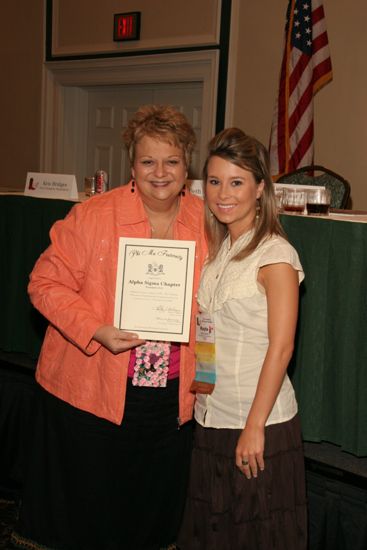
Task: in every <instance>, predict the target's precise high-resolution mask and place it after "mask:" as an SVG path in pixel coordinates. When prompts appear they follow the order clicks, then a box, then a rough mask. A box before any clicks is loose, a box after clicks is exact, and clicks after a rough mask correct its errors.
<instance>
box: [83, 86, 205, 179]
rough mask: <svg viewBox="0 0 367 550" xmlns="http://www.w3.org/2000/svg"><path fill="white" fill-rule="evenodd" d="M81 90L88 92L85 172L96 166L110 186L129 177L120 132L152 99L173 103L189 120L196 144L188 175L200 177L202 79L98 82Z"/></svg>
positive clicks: (153, 101) (88, 172)
mask: <svg viewBox="0 0 367 550" xmlns="http://www.w3.org/2000/svg"><path fill="white" fill-rule="evenodd" d="M84 90H85V91H86V92H87V94H88V132H87V136H88V137H87V155H86V164H87V166H86V169H87V174H86V175H93V174H94V172H95V171H96V170H97V169H99V168H100V169H103V170H106V171H107V172H108V174H109V177H110V187H111V188H112V187H118V186H119V185H121V184H124V183H127V182H128V181H129V179H130V165H129V160H128V157H127V153H126V151H125V147H124V144H123V141H122V132H123V131H124V129H125V128H126V126H127V123H128V120H129V118H130V117H131V116H132V115H133V113H134V112H135V111H136V110H137V109H138V108H139V107H140V106H141V105H145V104H148V103H154V104H170V105H174V106H175V107H176V108H178V109H179V110H180V111H181V112H182V113H184V114H185V115H186V117H187V118H188V120H189V121H190V122H191V124H192V126H193V128H194V130H195V133H196V137H197V146H196V148H195V152H194V155H193V159H192V165H191V169H190V172H189V176H190V177H191V178H193V179H195V178H200V176H201V168H202V166H201V165H200V162H201V161H200V154H199V144H200V141H201V126H202V96H203V84H202V82H182V83H164V84H134V85H121V86H98V87H90V88H84Z"/></svg>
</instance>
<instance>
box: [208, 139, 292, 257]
mask: <svg viewBox="0 0 367 550" xmlns="http://www.w3.org/2000/svg"><path fill="white" fill-rule="evenodd" d="M212 157H220V158H222V159H224V160H227V161H229V162H231V163H232V164H235V165H236V166H239V167H240V168H243V169H245V170H249V171H250V172H252V174H253V176H254V178H255V181H256V183H257V184H259V183H261V182H262V181H263V182H264V189H263V192H262V195H261V197H260V199H259V205H258V206H259V209H258V210H259V211H258V216H257V217H256V220H255V223H254V234H253V237H252V239H251V241H250V242H249V243H248V244H247V246H245V248H243V249H242V250H241V251H240V252H239V253H238V254H237V255H236V256H235V257H234V258H233V259H234V260H242V259H243V258H246V257H247V256H249V255H250V254H251V253H252V252H253V251H254V250H255V249H256V247H257V246H258V245H259V244H260V242H261V241H262V240H264V239H266V238H268V237H270V236H271V235H281V236H282V237H285V234H284V231H283V229H282V226H281V225H280V222H279V219H278V214H277V208H276V203H275V194H274V185H273V181H272V179H271V175H270V169H269V166H270V161H269V154H268V151H267V149H266V148H265V147H264V145H263V144H262V143H260V142H259V141H258V140H257V139H255V138H254V137H251V136H248V135H247V134H245V133H244V132H243V131H242V130H240V129H239V128H227V129H225V130H222V131H221V132H219V134H217V135H216V136H214V137H213V138H212V140H211V141H210V142H209V146H208V156H207V159H206V161H205V164H204V169H203V178H204V196H205V193H206V180H207V177H208V164H209V161H210V159H211V158H212ZM205 228H206V232H207V237H208V246H209V261H211V260H213V259H214V258H215V256H216V255H217V253H218V251H219V248H220V246H221V244H222V242H223V239H224V237H225V236H226V234H227V232H228V231H227V226H226V225H225V224H223V223H221V222H220V221H219V220H217V218H216V217H215V216H213V215H212V213H211V212H210V210H209V208H208V206H207V204H205Z"/></svg>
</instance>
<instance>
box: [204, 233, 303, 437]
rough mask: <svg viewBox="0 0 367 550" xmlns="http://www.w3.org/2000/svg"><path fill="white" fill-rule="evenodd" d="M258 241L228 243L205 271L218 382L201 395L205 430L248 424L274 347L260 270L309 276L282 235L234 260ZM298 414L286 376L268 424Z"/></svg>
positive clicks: (206, 308)
mask: <svg viewBox="0 0 367 550" xmlns="http://www.w3.org/2000/svg"><path fill="white" fill-rule="evenodd" d="M251 237H252V231H250V232H248V233H246V234H245V235H243V236H242V237H240V238H239V239H238V240H237V241H236V242H235V243H234V245H233V247H232V248H230V240H229V237H227V238H226V239H225V241H224V242H223V245H222V247H221V249H220V251H219V253H218V255H217V257H216V259H215V260H214V261H213V262H211V263H210V264H208V265H207V266H206V267H205V268H204V271H203V274H202V278H201V283H200V288H199V292H198V302H199V306H200V309H201V311H204V312H208V313H210V314H211V315H212V317H213V319H214V323H215V350H216V371H217V381H216V385H215V389H214V392H213V393H212V394H211V395H202V394H197V400H196V405H195V418H196V420H197V422H199V423H200V424H201V425H202V426H206V427H212V428H237V429H242V428H243V427H244V426H245V423H246V419H247V415H248V412H249V410H250V407H251V404H252V401H253V398H254V395H255V391H256V387H257V383H258V379H259V375H260V371H261V368H262V365H263V361H264V358H265V355H266V352H267V349H268V344H269V340H268V326H267V323H268V319H267V301H266V296H265V291H264V289H263V287H262V286H261V285H259V283H258V282H257V276H258V271H259V269H260V267H262V266H265V265H269V264H275V263H288V264H290V265H291V266H292V267H293V268H294V269H295V270H296V271H298V278H299V282H301V281H302V280H303V278H304V274H303V270H302V266H301V264H300V261H299V258H298V254H297V252H296V251H295V249H294V248H293V247H292V246H291V245H290V244H289V243H288V242H287V241H286V240H285V239H283V238H282V237H279V236H273V237H271V238H269V239H268V240H265V241H264V242H262V243H261V244H260V245H259V246H258V247H257V249H256V250H255V251H254V252H253V253H252V254H251V255H250V256H249V257H247V258H245V259H244V260H241V261H239V262H238V261H233V262H231V261H230V260H231V258H233V257H234V256H235V255H236V254H237V253H238V252H239V250H240V249H242V248H243V247H244V246H245V244H246V243H247V242H249V240H250V239H251ZM296 412H297V403H296V399H295V396H294V390H293V387H292V384H291V382H290V380H289V378H288V376H287V375H286V376H285V378H284V382H283V384H282V387H281V390H280V392H279V395H278V398H277V400H276V402H275V404H274V407H273V409H272V411H271V413H270V415H269V417H268V420H267V423H266V424H267V425H269V424H276V423H279V422H285V421H287V420H290V419H291V418H293V416H294V415H295V414H296Z"/></svg>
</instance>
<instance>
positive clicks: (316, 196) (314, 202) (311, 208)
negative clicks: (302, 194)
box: [307, 189, 331, 216]
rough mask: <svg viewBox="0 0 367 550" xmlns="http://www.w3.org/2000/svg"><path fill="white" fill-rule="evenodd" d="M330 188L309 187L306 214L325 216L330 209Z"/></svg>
mask: <svg viewBox="0 0 367 550" xmlns="http://www.w3.org/2000/svg"><path fill="white" fill-rule="evenodd" d="M330 201H331V193H330V189H312V190H311V189H310V191H307V214H308V215H309V216H327V215H328V214H329V210H330Z"/></svg>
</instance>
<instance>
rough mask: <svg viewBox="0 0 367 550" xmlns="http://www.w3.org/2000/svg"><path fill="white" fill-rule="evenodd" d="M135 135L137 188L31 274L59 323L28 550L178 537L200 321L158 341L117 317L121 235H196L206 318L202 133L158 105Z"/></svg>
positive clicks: (29, 513)
mask: <svg viewBox="0 0 367 550" xmlns="http://www.w3.org/2000/svg"><path fill="white" fill-rule="evenodd" d="M124 139H125V144H126V146H127V149H128V153H129V158H130V161H131V166H132V180H131V182H130V183H129V184H128V185H125V186H121V187H119V188H117V189H114V190H112V191H110V192H108V193H105V194H102V195H99V196H95V197H93V198H91V199H89V200H88V201H86V202H84V203H81V204H78V205H76V206H75V207H74V208H73V209H72V210H71V212H70V213H69V215H68V216H67V217H66V218H65V220H62V221H58V222H56V223H55V225H54V226H53V227H52V229H51V233H50V236H51V245H50V246H49V248H48V249H47V250H46V251H45V252H44V253H43V254H42V255H41V257H40V258H39V260H38V262H37V263H36V266H35V268H34V270H33V272H32V274H31V278H30V284H29V294H30V297H31V300H32V303H33V304H34V306H35V307H36V308H37V309H38V310H39V311H40V312H41V313H42V314H43V315H44V316H45V317H46V318H47V319H48V320H49V322H50V324H49V327H48V330H47V333H46V337H45V340H44V344H43V347H42V351H41V354H40V357H39V362H38V367H37V371H36V378H37V381H38V383H39V385H40V391H39V399H38V402H37V417H36V421H35V428H34V436H33V444H34V445H33V449H32V451H31V454H30V457H29V474H28V478H27V482H26V486H25V490H24V495H23V499H22V506H21V510H20V519H19V523H18V526H17V529H16V532H15V533H14V534H13V542H15V543H16V544H17V545H18V547H20V548H22V547H23V548H30V547H32V548H45V547H46V548H50V549H55V550H56V549H59V548H60V549H61V548H62V549H68V550H93V549H94V550H121V549H126V550H127V549H129V550H139V549H141V550H143V549H144V550H154V549H157V550H158V549H160V548H162V547H167V546H169V545H170V544H171V543H173V541H174V540H175V537H176V533H177V530H178V526H179V523H180V519H181V514H182V508H183V502H184V497H185V491H186V482H187V472H188V464H189V455H190V448H191V423H190V422H189V421H190V420H191V417H192V410H193V401H194V397H193V395H192V394H191V393H190V391H189V388H190V384H191V382H192V379H193V377H194V323H192V327H191V332H190V342H189V343H188V344H178V343H174V342H161V343H159V344H158V345H157V344H156V343H153V342H145V341H142V340H139V338H138V335H137V334H133V333H130V332H125V331H123V330H120V329H118V328H116V327H114V326H113V318H114V300H115V287H116V270H117V257H118V242H119V237H134V238H135V237H142V238H150V237H154V238H158V239H177V240H191V241H195V242H196V261H195V269H194V292H193V300H192V314H191V315H192V318H193V317H194V315H195V313H196V303H195V298H194V296H195V294H196V290H197V286H198V282H199V275H200V270H201V267H202V264H203V261H204V258H205V255H206V243H205V237H204V229H203V204H202V201H201V200H200V199H198V198H197V197H194V196H193V195H192V194H190V193H189V192H185V187H184V186H185V180H186V178H187V170H188V166H189V163H190V158H191V153H192V150H193V146H194V143H195V136H194V132H193V130H192V127H191V126H190V124H189V123H188V122H187V120H186V118H185V117H184V116H183V115H182V114H181V113H179V112H178V111H176V110H175V109H174V108H172V107H167V106H159V107H158V106H145V107H142V108H141V109H140V110H139V111H138V112H137V113H136V114H135V115H134V117H133V118H132V119H131V120H130V122H129V125H128V128H127V130H126V132H125V134H124ZM144 362H145V363H147V364H148V366H149V369H156V368H157V364H159V365H161V366H162V363H163V366H164V367H165V368H163V369H160V373H161V374H160V381H159V387H153V386H151V387H149V383H147V382H146V380H145V382H144V385H142V383H141V369H139V368H137V366H138V367H139V366H141V364H142V363H144ZM161 371H163V374H162V372H161ZM137 373H139V374H137ZM139 377H140V378H139ZM143 378H144V375H143ZM147 386H148V387H147ZM27 545H28V546H27ZM29 545H33V546H29Z"/></svg>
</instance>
